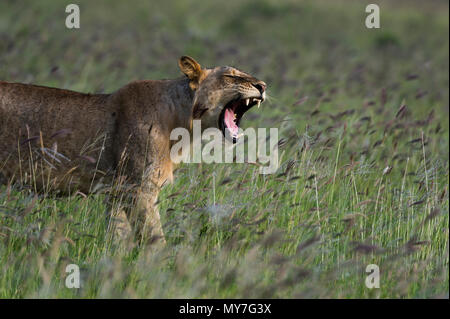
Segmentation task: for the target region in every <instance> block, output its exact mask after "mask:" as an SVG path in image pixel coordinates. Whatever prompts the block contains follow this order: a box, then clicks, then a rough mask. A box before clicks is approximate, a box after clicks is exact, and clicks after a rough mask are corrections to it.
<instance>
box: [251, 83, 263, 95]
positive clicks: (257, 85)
mask: <svg viewBox="0 0 450 319" xmlns="http://www.w3.org/2000/svg"><path fill="white" fill-rule="evenodd" d="M253 86H254V87H255V88H256V89H257V90H258V91H259V93H261V94H263V93H264V91H265V90H266V83H264V82H259V83H256V84H253Z"/></svg>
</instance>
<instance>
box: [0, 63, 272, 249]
mask: <svg viewBox="0 0 450 319" xmlns="http://www.w3.org/2000/svg"><path fill="white" fill-rule="evenodd" d="M178 64H179V67H180V69H181V71H182V73H184V75H185V76H183V77H180V78H177V79H172V80H140V81H134V82H131V83H129V84H127V85H125V86H124V87H122V88H120V89H119V90H117V91H115V92H113V93H111V94H84V93H78V92H74V91H69V90H64V89H58V88H50V87H44V86H36V85H29V84H21V83H8V82H2V81H0V183H1V182H2V181H3V184H5V183H12V182H15V183H18V184H22V185H28V186H29V187H31V188H32V191H35V192H42V191H46V190H49V189H52V191H55V190H57V191H58V192H60V193H61V194H73V193H74V192H75V191H77V192H80V193H81V194H87V193H92V192H94V191H97V190H98V188H99V187H101V185H109V184H108V183H111V182H112V181H113V180H115V181H117V180H119V181H120V180H121V178H122V179H123V178H126V180H127V183H126V185H133V186H132V187H129V189H127V192H126V193H127V194H131V196H130V198H129V199H128V200H129V201H130V203H131V204H130V205H122V206H121V207H120V208H119V209H117V211H116V212H115V214H116V215H115V216H117V217H118V220H120V221H121V222H119V223H118V226H117V227H115V233H116V234H117V235H118V236H119V237H127V236H129V235H130V234H132V233H134V235H135V236H136V238H137V239H138V240H139V241H140V242H142V241H144V240H151V241H152V242H158V243H162V244H164V243H165V237H164V232H163V229H162V225H161V222H160V215H159V212H158V209H157V198H158V194H159V192H160V189H161V187H162V186H163V185H164V184H165V183H166V182H171V181H173V170H174V167H175V165H174V163H173V162H172V161H171V158H170V148H171V146H172V143H174V141H171V140H170V133H171V131H172V130H173V129H175V128H178V127H182V128H186V129H188V130H192V122H193V120H194V119H200V120H201V123H202V129H206V128H210V127H214V128H218V129H220V130H222V132H223V133H224V135H225V130H229V131H230V132H231V133H232V136H234V135H233V134H235V132H237V129H238V128H239V124H240V121H241V119H242V116H243V115H244V113H245V112H247V111H248V110H249V109H250V108H252V107H253V106H254V105H258V107H259V105H260V103H261V102H263V101H264V100H265V94H266V93H265V91H266V83H264V82H263V81H261V80H258V79H256V78H255V77H253V76H251V75H249V74H247V73H244V72H242V71H239V70H238V69H236V68H233V67H229V66H224V67H215V68H202V67H201V66H200V64H199V63H198V62H197V61H195V60H194V59H193V58H191V57H189V56H182V57H181V58H180V59H179V61H178ZM99 185H100V186H99ZM106 189H107V188H106Z"/></svg>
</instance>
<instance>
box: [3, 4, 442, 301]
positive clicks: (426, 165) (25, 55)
mask: <svg viewBox="0 0 450 319" xmlns="http://www.w3.org/2000/svg"><path fill="white" fill-rule="evenodd" d="M76 3H78V4H79V5H80V9H81V28H80V29H79V30H68V29H66V28H65V26H64V21H65V18H66V13H65V5H66V3H64V2H63V1H49V0H43V1H20V2H19V1H11V0H10V1H8V0H7V1H5V0H2V1H1V2H0V80H6V81H11V82H26V83H34V84H40V85H48V86H56V87H62V88H68V89H72V90H78V91H83V92H112V91H114V90H116V89H117V88H119V87H121V86H123V85H125V84H126V83H128V82H130V81H132V80H135V79H159V78H175V77H178V76H180V71H179V69H178V66H177V59H178V57H179V56H181V55H183V54H187V55H191V56H193V57H194V58H196V59H197V60H198V61H199V62H200V63H201V64H203V65H205V66H216V65H233V66H236V67H238V68H239V69H242V70H244V71H247V72H249V73H251V74H253V75H255V76H256V77H258V78H260V79H262V80H264V81H266V82H267V84H268V95H269V96H270V99H269V100H268V101H267V102H265V103H264V104H263V105H262V107H261V109H260V110H251V111H250V112H249V113H247V114H246V115H245V118H244V121H243V122H242V124H243V127H250V126H253V127H268V128H269V127H278V128H279V130H280V142H279V145H280V168H279V170H278V172H277V173H276V174H273V175H260V174H258V167H257V166H255V165H249V164H221V165H207V164H183V165H181V166H180V168H179V169H178V170H177V171H176V173H175V177H176V178H175V182H174V184H172V185H169V186H167V187H165V188H164V190H163V192H162V194H161V197H160V203H159V209H160V212H161V218H162V220H163V224H164V230H165V232H166V236H167V242H168V244H167V247H165V249H164V250H162V251H159V252H157V253H153V252H152V250H151V248H150V247H142V246H141V247H137V246H133V245H131V246H127V247H123V246H120V247H118V246H115V245H114V244H113V243H112V242H111V241H110V239H109V237H108V236H107V231H106V230H107V223H106V220H107V219H106V218H105V216H106V215H105V211H106V205H105V197H104V195H102V194H93V195H89V196H88V197H84V196H82V195H80V194H74V195H72V196H70V197H62V198H56V197H54V196H53V195H51V194H39V195H38V196H36V195H35V194H34V193H32V192H31V191H30V190H29V188H27V187H22V186H19V185H12V186H9V187H6V186H1V188H0V297H1V298H24V297H25V298H35V297H43V298H55V297H65V298H80V297H87V298H95V297H97V298H110V297H117V298H122V297H126V298H142V297H145V298H184V297H188V298H213V297H215V298H240V297H247V298H257V297H266V298H431V297H446V298H448V296H449V218H448V209H449V195H448V191H449V189H448V188H449V187H448V185H449V153H448V149H449V120H448V115H449V64H448V63H449V61H448V57H449V40H448V34H449V16H448V2H446V1H426V2H425V1H379V2H377V3H379V4H380V8H381V28H380V29H366V28H365V25H364V20H365V17H366V15H367V14H366V13H365V5H366V3H365V2H364V1H332V0H329V1H271V0H258V1H256V0H255V1H253V0H239V1H238V0H228V1H222V2H216V1H206V0H205V1H199V0H195V1H194V0H189V1H177V2H176V3H175V1H145V2H144V1H132V2H131V3H130V2H128V1H118V0H117V1H95V3H94V1H81V0H79V1H76ZM368 3H370V2H368ZM0 166H1V163H0ZM213 193H215V194H213ZM214 196H215V198H214ZM71 263H74V264H77V265H79V266H80V268H81V275H82V287H81V288H80V289H68V288H66V287H65V284H64V283H65V278H66V275H67V274H66V273H65V266H66V265H67V264H71ZM368 264H376V265H378V266H379V268H380V288H379V289H368V288H366V286H365V284H364V282H365V279H366V276H367V275H368V274H367V273H366V272H365V269H366V266H367V265H368Z"/></svg>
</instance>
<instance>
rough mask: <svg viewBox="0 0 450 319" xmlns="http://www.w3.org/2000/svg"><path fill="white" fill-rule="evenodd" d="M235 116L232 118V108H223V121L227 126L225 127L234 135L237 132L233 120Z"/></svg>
mask: <svg viewBox="0 0 450 319" xmlns="http://www.w3.org/2000/svg"><path fill="white" fill-rule="evenodd" d="M234 120H235V118H234V112H233V110H232V109H226V110H225V116H224V122H225V125H226V126H227V128H228V129H229V130H230V134H231V135H232V136H236V135H237V133H238V130H239V128H238V126H237V125H236V123H235V122H234Z"/></svg>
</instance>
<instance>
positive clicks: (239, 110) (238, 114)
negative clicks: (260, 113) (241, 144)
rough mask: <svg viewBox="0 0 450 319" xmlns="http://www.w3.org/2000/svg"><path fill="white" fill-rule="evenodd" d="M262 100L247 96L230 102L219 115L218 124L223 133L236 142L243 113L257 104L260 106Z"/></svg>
mask: <svg viewBox="0 0 450 319" xmlns="http://www.w3.org/2000/svg"><path fill="white" fill-rule="evenodd" d="M262 101H263V99H260V98H247V99H235V100H232V101H230V102H228V103H227V104H226V105H225V107H224V108H223V110H222V112H221V113H220V115H219V123H218V125H219V129H220V130H221V131H222V133H223V135H224V136H225V137H226V138H231V139H232V141H233V142H234V143H235V142H236V141H237V139H238V138H239V123H240V122H241V119H242V117H243V115H244V114H245V113H246V112H247V111H248V110H250V109H251V108H252V107H253V106H255V105H258V108H259V106H260V104H261V102H262Z"/></svg>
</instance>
